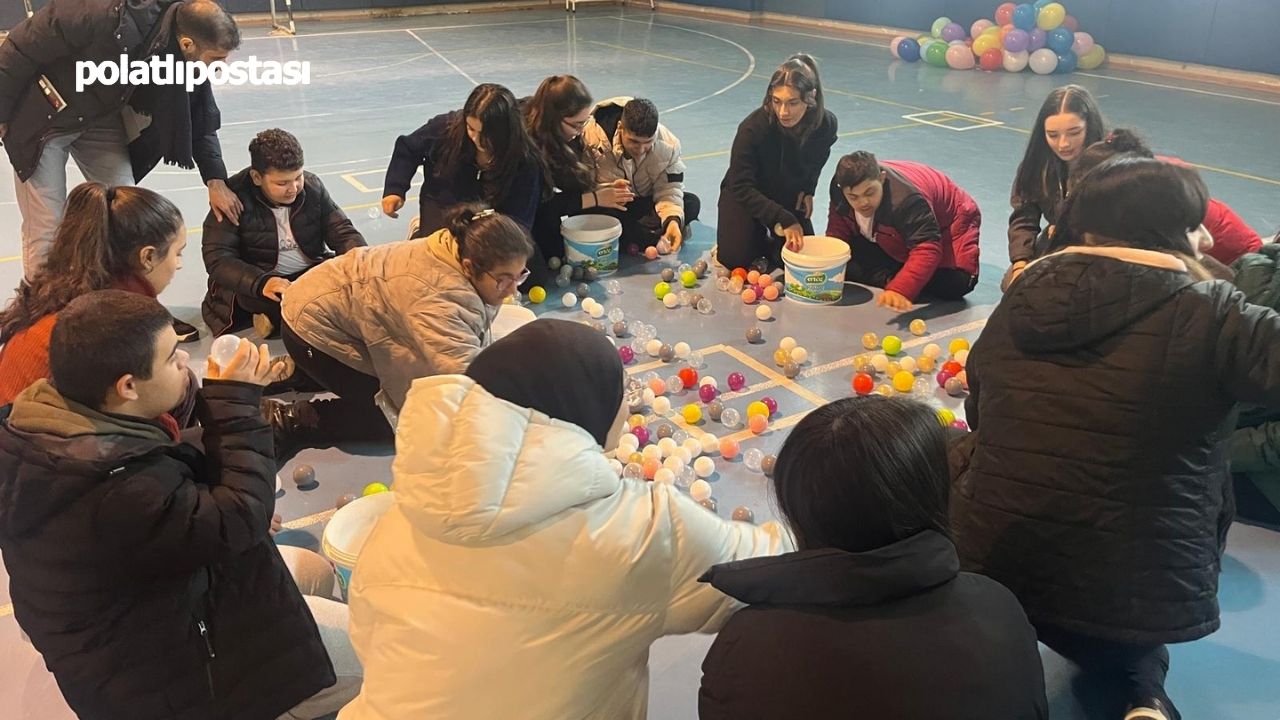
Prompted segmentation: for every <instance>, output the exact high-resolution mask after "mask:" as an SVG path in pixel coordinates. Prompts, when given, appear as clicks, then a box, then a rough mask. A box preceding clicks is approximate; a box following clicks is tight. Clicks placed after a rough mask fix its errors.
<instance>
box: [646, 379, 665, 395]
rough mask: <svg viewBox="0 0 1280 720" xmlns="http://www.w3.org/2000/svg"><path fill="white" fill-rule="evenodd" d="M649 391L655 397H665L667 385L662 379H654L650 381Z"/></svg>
mask: <svg viewBox="0 0 1280 720" xmlns="http://www.w3.org/2000/svg"><path fill="white" fill-rule="evenodd" d="M649 389H650V390H652V391H653V394H654V395H663V394H666V392H667V383H666V381H665V380H663V379H662V378H654V379H652V380H650V381H649Z"/></svg>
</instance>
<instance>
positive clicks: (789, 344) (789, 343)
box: [778, 335, 800, 352]
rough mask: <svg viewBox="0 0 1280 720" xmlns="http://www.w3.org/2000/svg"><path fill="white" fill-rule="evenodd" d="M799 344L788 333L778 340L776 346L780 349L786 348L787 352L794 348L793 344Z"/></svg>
mask: <svg viewBox="0 0 1280 720" xmlns="http://www.w3.org/2000/svg"><path fill="white" fill-rule="evenodd" d="M799 344H800V343H797V342H796V339H795V338H793V337H791V336H790V335H788V336H787V337H784V338H782V339H781V340H779V341H778V348H779V349H782V350H786V351H787V352H791V351H792V350H793V349H794V348H795V346H796V345H799Z"/></svg>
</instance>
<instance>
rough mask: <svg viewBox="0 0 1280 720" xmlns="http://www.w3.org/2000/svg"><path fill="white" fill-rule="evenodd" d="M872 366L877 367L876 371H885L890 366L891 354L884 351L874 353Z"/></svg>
mask: <svg viewBox="0 0 1280 720" xmlns="http://www.w3.org/2000/svg"><path fill="white" fill-rule="evenodd" d="M871 367H873V368H875V369H876V372H884V371H885V370H886V369H887V368H888V367H889V356H888V355H885V354H884V353H876V354H875V355H872V356H871Z"/></svg>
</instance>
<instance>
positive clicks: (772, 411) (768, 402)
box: [760, 395, 778, 417]
mask: <svg viewBox="0 0 1280 720" xmlns="http://www.w3.org/2000/svg"><path fill="white" fill-rule="evenodd" d="M760 402H762V403H764V406H765V407H767V408H769V417H773V416H774V415H777V414H778V401H777V400H774V399H773V398H771V397H769V396H768V395H766V396H764V397H762V398H760Z"/></svg>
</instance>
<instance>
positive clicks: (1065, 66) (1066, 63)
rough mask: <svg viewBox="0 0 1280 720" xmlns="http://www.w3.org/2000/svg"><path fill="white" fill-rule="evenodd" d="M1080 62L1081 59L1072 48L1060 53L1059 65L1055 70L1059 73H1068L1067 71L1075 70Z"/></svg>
mask: <svg viewBox="0 0 1280 720" xmlns="http://www.w3.org/2000/svg"><path fill="white" fill-rule="evenodd" d="M1079 62H1080V59H1079V58H1078V57H1076V54H1075V53H1073V52H1071V51H1070V50H1068V51H1066V52H1064V53H1058V67H1056V68H1054V69H1053V72H1054V73H1056V74H1058V75H1066V74H1067V73H1071V72H1075V71H1076V64H1077V63H1079Z"/></svg>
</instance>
